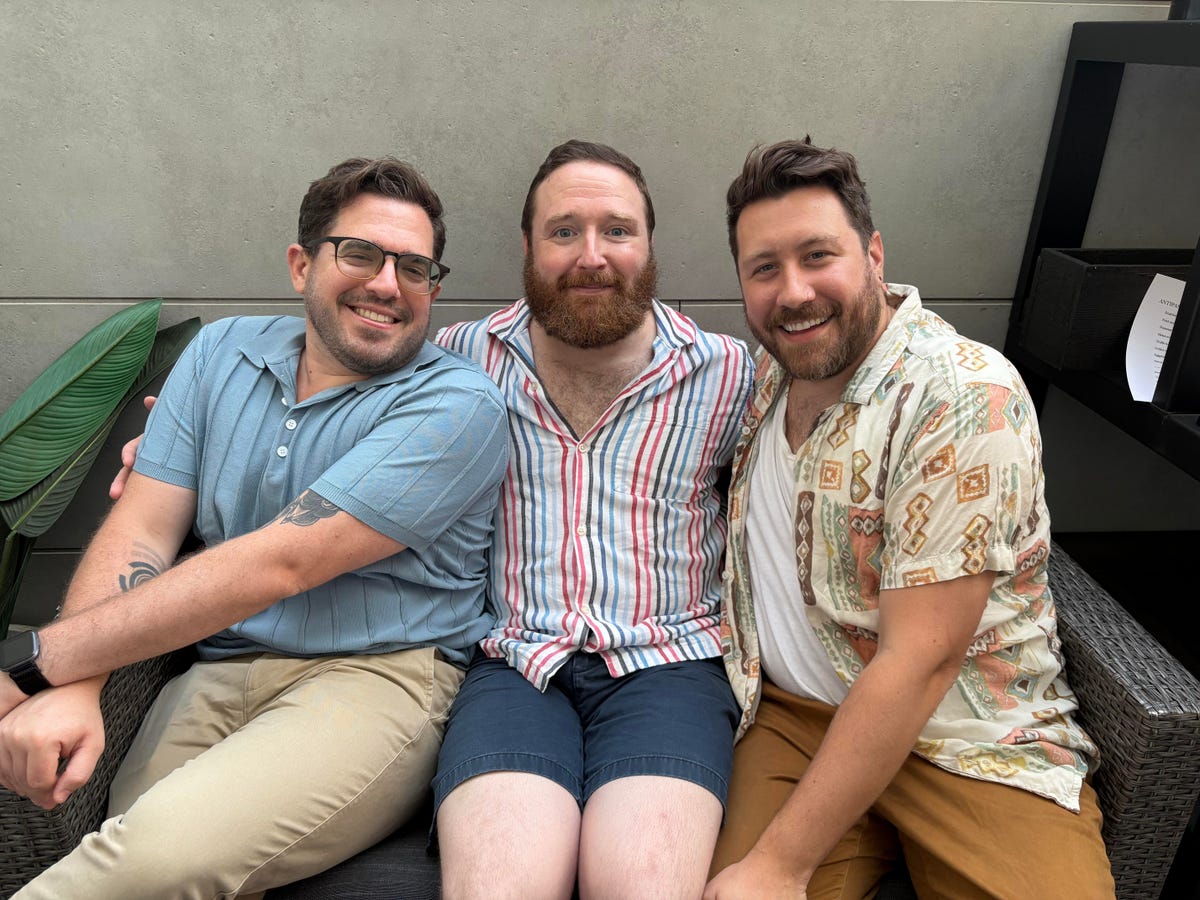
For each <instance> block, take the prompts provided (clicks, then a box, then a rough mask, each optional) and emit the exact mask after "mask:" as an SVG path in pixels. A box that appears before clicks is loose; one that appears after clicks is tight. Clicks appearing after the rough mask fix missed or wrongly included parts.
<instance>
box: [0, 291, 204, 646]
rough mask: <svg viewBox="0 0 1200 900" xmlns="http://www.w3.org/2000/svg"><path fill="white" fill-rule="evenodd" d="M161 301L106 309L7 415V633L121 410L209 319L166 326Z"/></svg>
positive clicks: (2, 481)
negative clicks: (23, 591)
mask: <svg viewBox="0 0 1200 900" xmlns="http://www.w3.org/2000/svg"><path fill="white" fill-rule="evenodd" d="M161 308H162V301H161V300H147V301H145V302H143V303H138V304H136V305H134V306H130V307H127V308H126V309H123V310H121V311H120V312H118V313H116V314H115V315H113V316H110V317H109V318H107V319H105V320H104V321H103V322H101V323H100V324H99V325H97V326H96V327H95V328H93V329H92V330H91V331H89V332H88V333H87V334H85V335H84V336H83V337H82V338H80V339H79V340H78V341H77V342H76V343H75V344H74V345H73V346H72V347H70V348H69V349H68V350H67V351H66V352H65V353H64V354H63V355H62V356H60V357H59V358H58V359H56V360H55V361H54V362H52V363H51V364H50V365H49V366H47V367H46V369H45V371H43V372H42V374H41V375H39V376H38V377H37V378H36V379H35V380H34V382H33V384H31V385H30V386H29V387H28V388H27V389H26V390H25V392H24V393H22V394H21V396H20V397H18V398H17V399H16V401H15V402H14V403H13V404H12V406H10V407H9V408H8V409H7V410H6V411H5V412H4V414H3V415H2V416H0V518H2V519H3V523H2V524H0V535H2V536H3V538H4V549H3V556H2V557H0V637H2V636H3V635H5V634H7V633H8V626H9V622H10V621H11V619H12V613H13V608H14V607H15V606H16V602H17V593H18V592H19V591H20V588H21V581H22V579H23V578H24V575H25V569H26V564H27V563H28V561H29V556H30V553H31V551H32V550H33V545H34V543H35V541H36V540H37V538H38V537H40V536H41V535H42V534H44V533H45V532H46V531H47V530H48V529H49V528H50V526H51V525H53V524H54V523H55V521H57V519H58V517H59V516H60V515H61V514H62V512H63V510H65V509H66V507H67V504H69V503H70V502H71V499H72V498H73V497H74V496H75V492H76V491H77V490H78V489H79V485H80V484H81V483H82V482H83V479H84V476H85V475H87V473H88V470H89V469H91V467H92V464H93V463H94V462H95V461H96V456H97V455H98V454H99V452H100V448H101V447H102V446H103V445H104V441H105V439H106V438H107V437H108V434H109V432H110V431H111V430H112V427H113V425H114V424H115V423H116V421H117V417H118V416H119V415H120V413H121V410H122V409H124V408H125V405H126V404H127V403H128V402H129V401H130V400H132V399H133V398H134V397H137V396H140V395H141V393H142V392H143V391H144V390H145V388H146V386H147V385H148V384H150V382H152V381H153V380H154V379H155V378H156V377H157V376H158V375H160V374H161V373H162V372H163V371H165V370H166V369H167V368H169V367H170V366H171V365H172V364H173V363H174V362H175V360H176V359H178V358H179V354H180V353H182V352H183V348H184V347H186V346H187V344H188V342H189V341H191V339H192V338H193V337H195V335H196V332H197V331H198V330H199V329H200V320H199V319H194V318H193V319H188V320H187V321H185V322H180V323H179V324H178V325H172V326H170V327H168V328H164V329H162V330H160V331H158V330H156V329H157V327H158V314H159V311H160V310H161Z"/></svg>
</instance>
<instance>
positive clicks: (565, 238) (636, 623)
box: [114, 140, 753, 898]
mask: <svg viewBox="0 0 1200 900" xmlns="http://www.w3.org/2000/svg"><path fill="white" fill-rule="evenodd" d="M521 230H522V235H523V243H524V249H525V267H524V276H525V293H526V296H525V298H524V299H523V300H520V301H518V302H516V303H514V304H512V305H511V306H508V307H506V308H505V309H503V310H501V311H500V312H498V313H496V314H494V315H492V316H489V317H488V318H486V319H483V320H480V321H477V322H464V323H460V324H458V325H454V326H451V327H449V328H446V329H443V330H442V331H441V332H440V333H439V334H438V335H437V338H436V340H437V342H438V343H439V344H441V345H443V346H445V347H448V348H450V349H452V350H456V351H458V352H460V353H462V354H463V355H465V356H467V357H470V358H471V359H474V360H476V361H477V362H479V363H480V365H482V366H483V367H484V369H485V370H486V371H487V373H488V374H489V375H490V376H491V377H492V378H493V379H494V380H495V381H496V383H497V384H498V385H499V387H500V390H501V392H502V394H503V395H504V399H505V403H506V404H507V406H508V410H509V422H510V426H511V429H512V435H513V440H512V451H511V452H512V461H511V464H510V466H509V472H508V477H507V478H506V480H505V482H504V485H503V487H502V489H501V499H500V508H499V511H498V514H497V528H496V533H495V538H494V543H493V547H492V553H491V560H490V571H491V577H490V581H489V586H488V591H489V598H490V600H491V604H492V606H493V608H494V609H495V610H496V611H497V612H498V614H499V621H498V622H497V624H496V627H495V628H494V629H493V630H492V631H491V632H490V633H489V634H487V635H486V637H485V638H484V640H483V641H482V642H481V644H480V650H479V651H478V652H477V653H476V655H475V658H474V660H473V661H472V663H471V668H470V670H469V671H468V674H467V678H466V681H465V682H464V684H463V688H462V690H461V691H460V694H459V698H458V700H457V701H456V703H455V706H454V707H453V711H452V714H451V719H450V722H449V723H448V724H447V731H446V740H445V745H444V748H443V752H442V754H441V757H440V759H439V765H438V775H437V777H436V778H435V779H434V783H433V787H434V801H435V805H436V806H437V810H438V811H437V831H438V838H439V842H440V849H441V857H442V873H443V894H444V896H446V897H447V898H456V897H481V896H486V897H496V898H503V897H519V898H524V897H559V896H561V897H564V898H565V897H570V896H571V893H572V890H573V888H574V887H575V885H576V884H577V883H578V886H579V891H580V893H581V894H582V895H583V896H596V895H603V896H614V897H645V898H651V897H664V898H665V897H695V896H698V895H699V894H700V892H701V890H702V889H703V886H704V882H705V878H706V875H707V871H708V865H709V860H710V858H711V855H712V849H713V845H714V843H715V841H716V837H717V830H718V828H719V826H720V823H721V817H722V813H723V808H724V800H725V792H726V786H727V782H728V779H729V773H730V767H731V765H732V755H733V753H732V746H733V734H734V729H735V726H736V721H737V718H738V709H737V706H736V703H735V700H734V696H733V693H732V691H731V689H730V686H729V681H728V678H727V676H726V674H725V671H724V667H723V665H722V663H721V640H720V609H719V603H720V589H721V584H720V575H721V568H720V567H721V560H722V553H723V549H724V534H725V523H724V515H723V510H722V508H721V507H722V503H721V495H720V490H719V488H718V481H719V478H720V476H721V474H722V472H723V471H724V469H725V468H726V467H727V465H728V463H729V461H730V458H731V455H732V452H733V446H734V444H735V442H736V440H737V436H738V427H739V420H740V417H741V414H742V410H743V408H744V407H745V405H746V402H747V399H748V397H749V393H750V388H751V379H752V374H753V368H752V363H751V359H750V356H749V353H748V352H747V350H746V347H745V345H744V344H742V342H741V341H738V340H735V339H733V338H730V337H727V336H724V335H714V334H707V333H705V332H703V331H701V330H700V329H699V328H698V327H697V325H696V323H695V322H692V321H691V320H690V319H687V318H686V317H684V316H682V315H680V314H678V313H677V312H675V311H674V310H672V309H670V308H669V307H667V306H665V305H664V304H662V303H660V302H658V301H657V300H656V299H655V291H656V280H657V274H656V273H657V269H656V264H655V259H654V252H653V232H654V206H653V203H652V202H651V199H650V194H649V191H648V189H647V187H646V182H645V179H644V177H643V175H642V171H641V169H640V168H639V167H638V166H637V164H636V163H634V162H633V160H631V159H630V158H629V157H628V156H626V155H625V154H623V153H621V152H619V151H617V150H615V149H613V148H612V147H608V146H605V145H603V144H596V143H591V142H587V141H578V140H570V141H567V142H565V143H563V144H560V145H559V146H557V147H555V148H554V149H552V150H551V151H550V153H549V155H548V156H547V157H546V159H545V161H544V162H543V163H542V165H541V167H540V168H539V169H538V171H537V173H536V174H535V176H534V178H533V182H532V183H531V184H530V187H529V191H528V194H527V195H526V198H525V207H524V210H523V212H522V217H521ZM127 450H129V451H131V447H130V446H127ZM120 485H121V476H118V479H117V481H116V482H115V483H114V490H119V489H120Z"/></svg>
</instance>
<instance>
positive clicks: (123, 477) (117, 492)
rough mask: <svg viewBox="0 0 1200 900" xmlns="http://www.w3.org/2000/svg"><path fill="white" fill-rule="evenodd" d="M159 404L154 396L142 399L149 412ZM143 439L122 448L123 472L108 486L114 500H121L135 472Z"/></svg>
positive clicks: (135, 440) (109, 493)
mask: <svg viewBox="0 0 1200 900" xmlns="http://www.w3.org/2000/svg"><path fill="white" fill-rule="evenodd" d="M157 402H158V398H157V397H154V396H146V397H143V398H142V406H144V407H146V409H147V410H150V409H154V404H155V403H157ZM143 437H144V434H139V435H138V436H137V437H135V438H134V439H133V440H132V441H127V442H126V443H125V444H124V445H123V446H122V447H121V471H120V472H118V473H117V477H116V478H114V479H113V482H112V484H110V485H109V486H108V496H109V497H111V498H112V499H113V500H120V499H121V494H123V493H124V492H125V482H127V481H128V480H129V474H130V473H131V472H132V471H133V463H134V461H135V460H136V459H137V449H138V445H139V444H141V442H142V438H143Z"/></svg>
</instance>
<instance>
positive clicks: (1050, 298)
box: [1021, 249, 1193, 371]
mask: <svg viewBox="0 0 1200 900" xmlns="http://www.w3.org/2000/svg"><path fill="white" fill-rule="evenodd" d="M1192 253H1193V251H1191V250H1050V249H1046V250H1043V251H1042V253H1041V255H1040V256H1039V257H1038V264H1037V270H1036V271H1035V272H1034V276H1033V288H1032V290H1031V292H1030V295H1029V301H1028V313H1027V315H1026V319H1025V325H1024V328H1023V330H1022V334H1021V346H1023V347H1024V348H1025V349H1026V350H1027V351H1029V352H1030V353H1032V354H1033V355H1034V356H1036V357H1037V358H1038V359H1040V360H1042V361H1043V362H1045V363H1048V364H1049V365H1051V366H1053V367H1054V368H1056V369H1060V370H1074V371H1098V370H1122V369H1124V365H1125V341H1126V338H1127V337H1128V336H1129V327H1130V325H1132V324H1133V317H1134V315H1136V313H1137V309H1138V304H1140V303H1141V302H1142V297H1144V296H1145V294H1146V290H1147V289H1148V288H1149V287H1150V282H1151V281H1153V280H1154V276H1155V274H1157V273H1160V272H1161V273H1162V274H1163V275H1170V276H1171V277H1172V278H1180V279H1186V278H1187V276H1188V271H1189V270H1190V268H1191V263H1192Z"/></svg>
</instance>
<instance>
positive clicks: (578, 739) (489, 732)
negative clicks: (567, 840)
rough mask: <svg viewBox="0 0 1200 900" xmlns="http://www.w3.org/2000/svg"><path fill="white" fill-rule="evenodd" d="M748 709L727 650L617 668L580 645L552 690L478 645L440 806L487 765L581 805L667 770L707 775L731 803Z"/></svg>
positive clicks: (457, 715) (447, 748) (689, 776)
mask: <svg viewBox="0 0 1200 900" xmlns="http://www.w3.org/2000/svg"><path fill="white" fill-rule="evenodd" d="M740 713H741V710H739V709H738V705H737V702H736V701H735V699H734V696H733V691H732V690H731V689H730V687H729V679H728V678H727V676H726V675H725V666H724V663H723V662H722V661H721V659H720V657H717V658H715V659H702V660H689V661H684V662H678V663H668V664H665V665H659V666H653V667H652V668H649V669H639V670H638V671H636V672H633V673H631V674H629V675H622V676H620V677H618V678H614V677H613V676H612V675H610V674H609V671H608V667H607V666H606V665H605V663H604V661H603V660H602V659H601V658H600V657H599V656H597V655H596V654H594V653H576V654H575V655H574V656H572V657H571V658H570V659H568V660H567V662H566V663H564V664H563V666H562V667H561V668H560V669H559V670H558V671H557V672H556V673H555V674H554V677H553V678H551V680H550V684H549V686H548V687H547V688H546V692H545V693H542V692H540V691H539V690H538V689H537V688H536V687H534V686H533V685H532V684H530V683H529V682H528V681H526V680H525V678H524V677H523V676H522V675H521V673H519V672H518V671H517V670H515V669H513V668H512V667H511V666H509V665H508V663H507V662H506V661H505V660H503V659H492V658H489V657H487V656H484V655H483V654H482V653H481V652H479V651H476V653H475V658H474V659H473V660H472V662H471V667H470V669H468V670H467V677H466V679H465V680H464V681H463V685H462V688H461V689H460V690H459V692H458V696H457V698H455V701H454V706H453V707H452V708H451V710H450V718H449V721H448V722H447V723H446V734H445V737H444V739H443V740H442V749H441V755H440V756H439V758H438V772H437V776H436V777H435V778H434V780H433V794H434V803H435V807H434V808H435V810H436V809H437V808H438V807H440V806H441V804H442V801H443V800H445V799H446V796H447V795H448V794H449V793H450V792H451V791H452V790H454V788H456V787H457V786H458V785H460V784H462V783H463V782H464V781H466V780H467V779H468V778H474V777H475V776H476V775H482V774H484V773H487V772H529V773H532V774H534V775H541V776H543V777H545V778H549V779H550V780H551V781H553V782H555V783H556V784H559V785H562V787H563V788H565V789H566V790H567V791H568V792H569V793H570V794H571V796H573V797H574V798H575V800H576V802H577V803H579V805H580V806H581V807H582V806H583V804H584V803H586V802H587V800H588V798H589V797H590V796H591V795H592V794H593V793H594V792H595V791H596V790H597V789H598V788H599V787H601V786H602V785H604V784H606V783H608V782H609V781H613V780H614V779H617V778H626V777H629V776H632V775H664V776H667V777H670V778H681V779H683V780H685V781H691V782H694V783H695V784H698V785H700V786H701V787H703V788H705V789H707V790H708V791H710V792H712V793H713V794H714V795H715V796H716V798H717V799H718V800H720V801H721V805H722V807H724V805H725V794H726V792H727V790H728V786H729V773H730V769H731V768H732V766H733V736H734V732H735V730H736V728H737V722H738V719H739V717H740Z"/></svg>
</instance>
